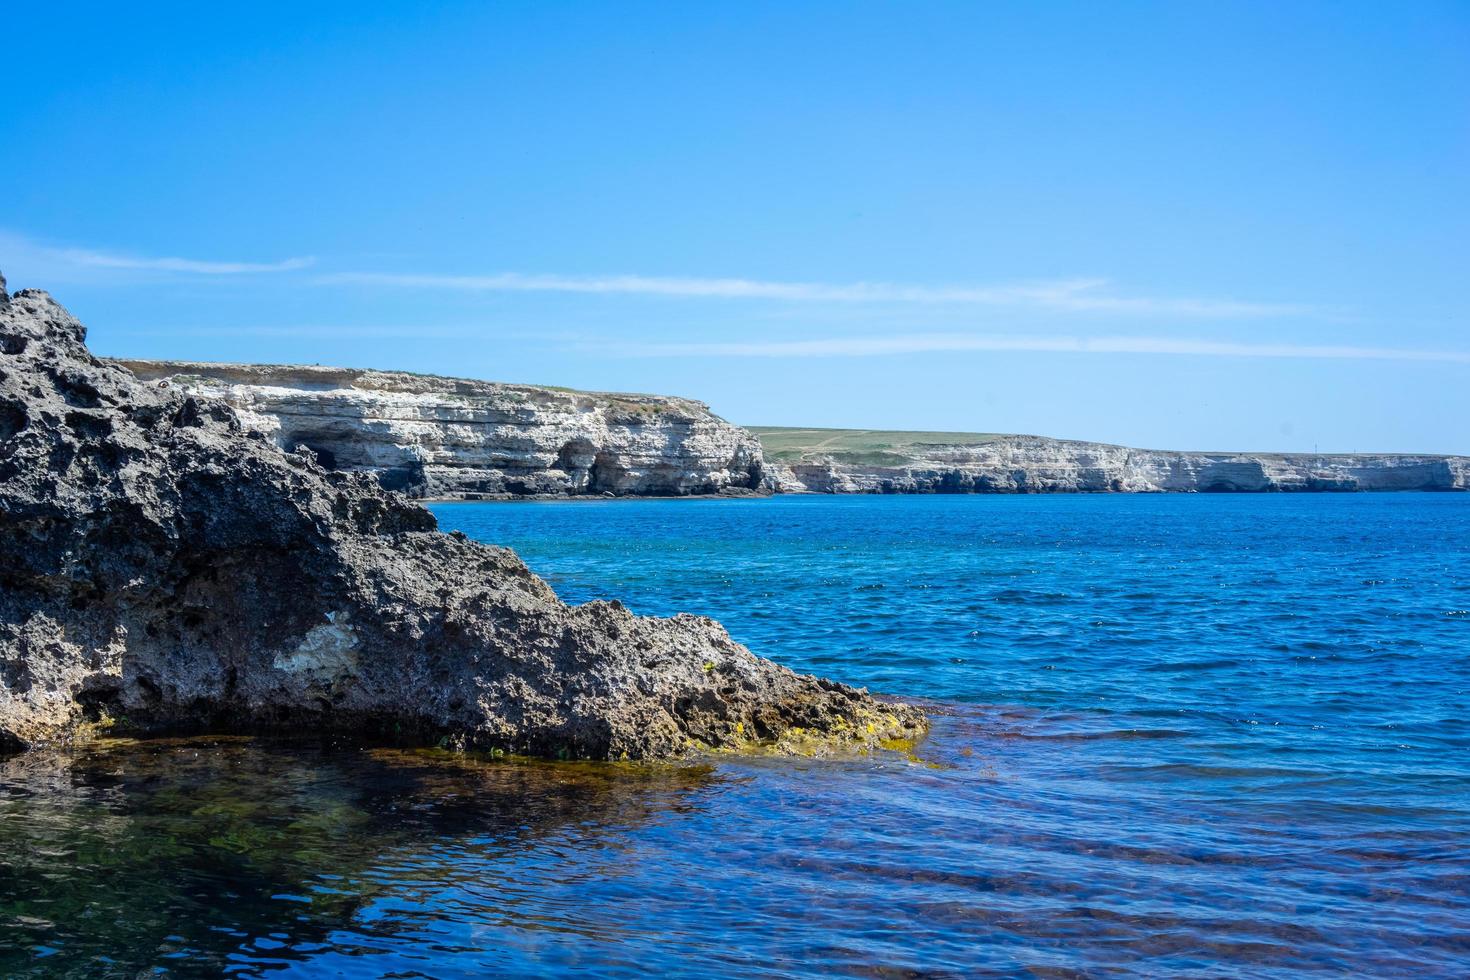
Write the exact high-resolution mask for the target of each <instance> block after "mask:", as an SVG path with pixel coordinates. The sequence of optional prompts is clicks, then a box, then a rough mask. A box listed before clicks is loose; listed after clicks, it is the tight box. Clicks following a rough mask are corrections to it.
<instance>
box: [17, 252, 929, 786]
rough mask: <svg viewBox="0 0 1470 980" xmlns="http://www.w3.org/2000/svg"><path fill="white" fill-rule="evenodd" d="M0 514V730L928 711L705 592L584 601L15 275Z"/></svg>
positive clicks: (657, 724)
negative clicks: (851, 680) (855, 677)
mask: <svg viewBox="0 0 1470 980" xmlns="http://www.w3.org/2000/svg"><path fill="white" fill-rule="evenodd" d="M0 518H3V519H0V750H4V749H15V748H23V747H27V746H29V745H33V744H36V743H39V742H46V741H51V740H57V739H64V738H68V737H71V736H73V735H75V734H77V733H78V732H84V731H86V730H88V729H89V728H95V727H102V728H108V727H111V728H112V729H114V730H122V731H129V732H157V731H167V730H175V729H179V728H203V727H208V728H214V729H224V730H253V729H258V728H268V729H282V730H287V731H290V732H293V733H298V734H311V733H319V732H333V731H349V732H367V733H373V734H375V735H384V734H386V735H401V736H402V737H405V738H413V739H416V740H431V739H437V740H441V741H442V742H443V743H444V744H450V745H456V746H463V747H474V748H483V749H492V750H495V749H498V750H501V751H514V752H524V753H534V754H538V755H555V756H560V757H564V758H565V757H592V758H623V757H628V758H647V757H656V756H668V755H673V754H678V753H684V752H687V751H690V750H692V749H697V748H699V747H743V746H748V745H750V744H751V742H752V741H753V740H759V741H763V742H771V743H776V744H777V745H778V747H779V746H780V745H781V744H785V745H788V746H790V745H791V744H792V743H790V742H789V741H787V742H785V743H782V742H781V740H782V739H786V738H787V737H788V736H790V737H792V738H796V739H799V740H801V741H802V743H803V744H806V741H807V740H808V739H810V738H812V736H814V735H815V736H816V744H818V745H821V744H824V743H831V742H834V741H840V742H843V743H848V744H853V743H855V744H858V745H871V744H875V743H876V741H877V740H878V739H881V738H887V737H899V736H903V735H905V734H913V733H916V732H918V731H920V730H921V729H922V725H923V721H922V717H921V716H920V715H919V713H918V712H917V711H915V710H913V709H910V708H906V707H903V706H895V705H880V704H879V703H877V702H876V701H875V700H874V699H872V698H871V697H869V696H868V695H867V693H866V692H863V691H857V690H854V689H852V688H848V687H844V686H843V685H840V684H834V683H832V682H830V681H824V680H819V679H817V678H813V677H807V676H802V675H798V674H795V673H793V672H791V671H790V670H787V669H786V668H784V667H781V666H779V665H777V664H774V663H771V662H770V661H767V660H762V659H760V658H758V657H756V656H755V655H753V654H752V653H751V652H750V651H749V650H747V649H745V648H744V647H742V646H740V645H739V644H738V643H735V642H734V641H733V640H731V639H730V637H729V636H728V635H727V634H726V633H725V631H724V630H723V629H722V628H721V627H720V626H719V624H717V623H715V622H714V621H712V620H709V619H704V618H700V617H696V616H689V615H681V616H676V617H674V618H672V619H653V618H647V617H640V616H635V615H633V614H632V613H631V612H629V611H628V610H627V609H625V608H624V607H623V606H622V605H621V604H619V603H616V602H589V603H587V604H585V605H581V606H576V607H569V606H567V605H564V604H563V603H562V602H561V601H559V600H558V599H557V597H556V595H555V594H554V593H553V592H552V590H551V588H550V587H549V586H548V585H547V584H546V583H545V582H543V581H542V580H541V579H539V578H537V577H536V576H535V575H533V574H532V573H531V572H530V570H529V569H527V568H526V566H525V565H524V564H523V563H522V562H521V561H520V559H519V558H517V557H516V556H515V555H514V554H513V553H512V552H510V551H508V550H506V549H503V548H497V547H493V546H490V545H487V544H479V543H476V542H473V541H470V540H468V539H466V538H465V537H464V536H463V535H454V534H441V533H439V532H438V531H437V529H436V525H435V521H434V517H433V515H432V514H430V513H429V512H428V511H426V510H424V509H423V508H421V507H418V506H416V505H414V504H412V503H410V502H409V501H408V500H406V499H405V498H404V497H403V496H402V495H400V494H396V493H391V492H388V491H385V490H384V489H383V488H382V487H381V486H380V485H379V483H378V481H377V479H375V478H374V477H373V476H371V475H368V474H365V473H349V472H342V471H329V470H326V469H324V468H323V467H322V466H320V465H319V463H318V461H317V456H316V454H314V453H312V452H310V451H305V452H299V453H298V452H285V451H282V450H281V449H280V448H278V447H277V446H276V445H274V444H273V443H272V441H271V440H270V439H269V438H266V437H265V436H264V435H263V434H262V433H260V432H258V431H252V429H251V427H250V426H249V425H246V424H245V423H244V421H242V419H241V417H240V416H239V415H238V414H237V413H236V411H235V410H234V409H233V408H232V407H231V406H230V405H229V404H228V402H227V401H226V400H225V399H224V398H199V397H197V396H195V395H191V394H189V393H188V392H187V391H185V390H182V389H181V387H180V386H178V385H173V384H168V385H160V384H159V383H158V381H156V380H150V381H144V380H142V379H140V378H138V377H137V376H136V375H134V374H133V373H132V372H130V371H128V370H127V369H126V368H124V367H122V366H121V365H118V364H116V363H108V362H104V361H101V360H99V359H97V358H96V357H94V356H93V355H92V354H91V352H90V351H89V350H88V349H87V346H86V330H85V328H84V327H83V326H82V325H81V324H80V323H79V322H77V320H76V319H75V318H73V317H72V316H71V314H69V313H68V312H67V311H66V310H65V309H63V308H62V307H61V306H60V305H58V304H57V303H56V302H55V300H53V299H52V298H51V297H50V296H49V295H47V294H46V293H43V292H39V291H36V290H23V291H21V292H19V293H17V294H15V296H13V297H11V296H9V295H7V294H6V292H5V289H4V280H3V279H0Z"/></svg>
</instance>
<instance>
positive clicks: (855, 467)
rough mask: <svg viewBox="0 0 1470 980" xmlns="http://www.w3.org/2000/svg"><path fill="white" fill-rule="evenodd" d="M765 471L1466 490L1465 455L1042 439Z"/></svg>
mask: <svg viewBox="0 0 1470 980" xmlns="http://www.w3.org/2000/svg"><path fill="white" fill-rule="evenodd" d="M864 455H867V456H879V455H881V456H884V457H887V458H884V459H882V460H880V461H872V460H869V459H863V458H862V457H863V456H864ZM854 457H857V458H854ZM766 468H767V472H768V473H769V474H770V476H771V479H772V481H773V482H774V483H775V485H776V487H777V489H779V490H781V491H783V492H801V491H807V492H813V493H1054V492H1062V493H1066V492H1078V491H1092V492H1107V491H1111V492H1124V493H1129V492H1132V493H1150V492H1153V493H1157V492H1163V491H1179V492H1199V493H1263V492H1280V491H1284V492H1291V491H1355V490H1467V489H1470V457H1464V456H1407V455H1388V454H1365V455H1307V454H1281V453H1190V452H1170V451H1162V450H1150V449H1129V448H1128V447H1126V446H1112V445H1107V444H1104V443H1096V442H1074V441H1070V440H1065V439H1047V438H1043V437H1041V436H1000V437H996V438H994V439H991V440H989V441H986V442H981V443H976V444H958V445H946V444H943V443H906V444H903V445H901V446H897V447H893V448H891V449H887V450H885V451H884V452H882V453H870V454H858V453H854V454H844V453H840V452H839V453H824V452H820V451H814V452H810V453H799V454H797V453H793V454H791V456H790V457H789V458H787V459H779V460H778V459H768V460H767V463H766Z"/></svg>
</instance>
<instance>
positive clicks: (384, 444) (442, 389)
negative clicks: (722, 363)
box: [118, 360, 769, 499]
mask: <svg viewBox="0 0 1470 980" xmlns="http://www.w3.org/2000/svg"><path fill="white" fill-rule="evenodd" d="M118 363H120V364H122V366H123V367H126V368H128V369H129V370H130V371H132V372H133V373H134V374H136V375H138V376H139V377H140V378H142V379H144V380H147V381H161V380H166V381H169V382H170V383H171V384H173V385H176V386H178V387H181V388H183V389H185V390H186V391H188V392H189V393H190V394H192V395H195V396H198V397H200V398H211V399H219V400H223V401H224V402H226V403H227V404H228V405H230V407H232V408H234V409H235V412H236V415H237V417H238V418H239V419H240V421H241V423H242V424H243V425H244V426H245V428H247V429H249V430H252V431H258V432H262V433H264V434H265V435H267V436H268V437H270V438H271V439H273V440H275V441H276V442H277V443H278V444H279V445H281V446H282V447H283V448H285V449H294V448H295V447H296V446H297V445H305V446H309V447H311V448H312V449H313V450H314V451H315V452H316V453H317V456H318V459H319V461H320V462H321V463H322V464H323V466H325V467H326V468H328V469H341V470H347V471H363V472H372V473H376V474H378V476H379V478H380V479H381V480H382V481H383V483H384V485H385V486H388V487H389V488H391V489H396V490H402V491H403V492H404V493H407V494H408V495H409V496H413V497H436V498H470V499H475V498H481V497H499V496H523V495H524V496H585V495H593V496H602V495H606V496H618V497H621V496H644V497H668V496H687V495H690V494H731V493H759V492H765V491H768V489H769V488H768V481H767V479H766V475H765V472H764V468H763V463H762V459H761V446H760V442H759V440H757V439H756V438H755V437H754V436H753V435H751V434H750V433H749V432H747V431H745V430H744V429H742V428H740V427H739V426H735V425H731V424H730V423H729V422H726V421H725V420H724V419H722V418H720V417H719V416H718V415H715V414H714V413H713V412H711V411H710V410H709V406H707V405H705V404H703V403H702V402H697V401H693V400H691V399H688V398H673V397H666V396H660V395H621V394H608V393H602V392H587V391H572V390H570V389H564V388H546V387H539V386H536V385H516V384H501V383H498V382H492V381H471V380H466V379H461V378H440V377H433V376H429V375H421V374H406V373H403V372H396V371H361V370H354V369H350V368H330V367H311V366H301V365H272V364H209V363H194V362H188V361H138V360H128V361H119V362H118Z"/></svg>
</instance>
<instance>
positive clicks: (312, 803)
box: [0, 737, 713, 977]
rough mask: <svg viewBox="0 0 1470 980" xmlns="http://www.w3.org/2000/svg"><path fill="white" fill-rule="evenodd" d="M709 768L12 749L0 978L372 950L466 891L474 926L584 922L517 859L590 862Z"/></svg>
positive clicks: (7, 773)
mask: <svg viewBox="0 0 1470 980" xmlns="http://www.w3.org/2000/svg"><path fill="white" fill-rule="evenodd" d="M712 778H713V777H712V773H711V771H710V770H709V768H708V767H701V766H666V767H637V766H624V765H603V766H593V765H576V764H564V765H556V766H551V765H547V764H542V763H535V762H522V761H519V760H517V761H503V760H500V761H496V762H494V763H489V762H482V761H476V760H473V759H467V758H464V757H462V756H456V755H453V754H450V753H446V752H438V751H432V750H428V751H412V750H395V749H354V748H352V747H348V746H330V745H321V744H303V743H299V742H282V741H270V740H259V739H246V738H220V737H208V738H194V739H164V740H157V741H143V742H134V741H125V740H120V741H115V742H103V743H101V744H99V745H96V746H93V747H89V748H87V749H85V750H81V751H76V752H70V753H67V752H34V753H30V754H27V755H21V756H15V757H12V758H10V759H7V760H4V761H3V762H0V855H3V856H0V975H4V976H19V975H26V974H27V973H31V974H34V975H36V976H55V975H60V974H64V973H70V974H73V975H76V976H99V975H116V976H128V977H131V976H135V975H137V973H138V971H139V970H140V969H143V968H145V967H158V968H163V969H171V970H173V971H183V972H184V973H186V974H187V975H195V974H197V973H198V972H200V971H201V970H214V971H222V970H225V969H226V968H228V969H230V970H231V971H233V972H237V973H245V974H248V973H252V972H255V971H256V970H257V969H258V968H263V967H264V966H266V965H270V966H272V967H279V966H281V965H289V964H301V963H303V962H306V961H309V960H311V959H312V958H313V957H317V956H320V955H321V954H323V953H329V954H330V955H332V956H348V957H352V956H358V955H361V956H368V957H371V955H372V954H374V953H377V952H381V951H383V950H384V949H385V944H386V947H387V948H391V947H392V946H393V945H394V944H395V943H396V942H398V941H399V937H402V936H406V935H413V934H415V933H417V932H419V931H420V930H422V931H423V932H424V933H427V934H432V933H433V932H434V931H435V919H436V918H437V917H439V916H444V915H452V914H454V909H455V907H456V906H457V905H459V904H460V903H462V902H464V901H467V900H470V897H471V896H478V901H476V903H475V913H474V918H475V919H476V921H477V922H479V923H480V924H481V925H482V926H484V927H494V926H495V925H496V924H501V925H505V926H507V927H513V928H515V929H517V930H526V931H529V932H535V931H537V930H542V929H545V930H551V931H553V932H557V933H563V934H572V933H575V932H576V931H577V930H578V928H579V927H578V926H577V924H576V923H574V922H568V921H557V920H556V918H555V917H554V916H552V915H548V914H547V910H546V909H544V908H542V907H540V906H539V905H538V906H535V907H531V908H526V907H524V906H525V898H526V895H525V889H524V887H523V884H522V883H521V882H519V881H516V880H513V879H511V880H503V879H504V876H505V874H506V873H507V872H509V871H510V870H511V869H512V868H514V867H516V866H517V865H520V864H522V863H523V862H524V860H525V858H526V856H527V855H529V854H537V855H540V856H541V858H542V859H545V858H546V857H547V856H548V855H550V854H553V853H557V852H559V851H560V849H564V848H573V849H576V850H577V851H578V852H580V854H581V861H582V862H583V867H584V869H585V870H586V872H587V873H595V869H596V868H597V867H598V866H599V865H600V864H603V863H606V862H610V861H616V860H617V857H616V853H615V852H616V851H617V849H618V848H619V847H620V846H622V844H621V843H620V840H619V837H618V835H619V834H620V833H625V832H626V831H627V829H628V828H632V827H636V826H638V825H640V824H646V823H647V822H649V821H656V820H659V819H663V818H665V817H667V816H668V815H670V814H678V813H680V812H681V811H684V810H686V809H687V808H688V807H689V806H690V805H691V804H690V794H691V793H692V792H693V791H695V790H697V789H698V788H700V787H701V786H705V785H708V784H709V782H710V781H711V779H712ZM452 893H457V894H458V895H459V896H460V897H457V898H455V899H454V900H453V901H450V902H446V901H445V900H444V897H445V896H447V895H449V894H452ZM423 938H424V937H423V936H422V935H421V936H419V937H418V938H417V939H416V940H415V944H416V945H417V944H418V943H420V942H422V941H423ZM464 948H466V949H467V948H468V947H464ZM456 949H457V947H456V946H455V944H454V943H451V944H450V945H449V946H446V947H443V949H442V950H440V951H442V952H446V953H452V952H455V951H456ZM435 950H436V946H435V945H434V944H433V943H432V942H428V943H425V944H424V946H423V951H424V954H426V955H432V954H433V953H434V952H435ZM364 970H365V971H366V975H372V974H373V972H375V971H376V967H370V968H369V967H364Z"/></svg>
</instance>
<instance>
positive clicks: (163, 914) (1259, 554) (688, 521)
mask: <svg viewBox="0 0 1470 980" xmlns="http://www.w3.org/2000/svg"><path fill="white" fill-rule="evenodd" d="M435 510H436V512H437V513H438V515H439V517H440V521H441V523H442V525H443V526H444V527H445V528H446V529H452V528H459V529H462V530H464V531H465V532H467V533H468V534H470V535H472V536H474V537H477V538H481V539H483V540H487V541H493V542H495V543H499V544H506V545H510V546H512V547H514V548H516V549H517V550H518V551H519V552H520V553H521V554H522V555H523V556H524V557H525V558H526V560H527V561H528V563H529V564H530V565H531V567H532V568H533V569H535V570H536V571H537V572H539V573H541V574H542V575H544V576H546V577H547V578H548V579H549V580H550V581H551V582H552V584H553V585H554V586H555V587H556V588H557V589H558V591H559V592H560V593H561V594H562V596H563V597H564V598H566V599H568V600H569V601H574V602H580V601H584V600H587V599H590V598H595V597H613V596H616V597H619V598H622V599H623V600H624V601H625V602H626V603H627V604H628V605H629V606H630V607H632V608H633V609H634V610H635V611H638V612H644V613H658V614H666V613H673V612H677V611H692V612H700V613H708V614H710V615H713V616H716V617H717V618H719V619H721V620H723V621H724V622H725V623H726V625H727V626H728V627H729V629H730V631H731V633H732V634H733V635H734V636H735V637H736V638H737V639H739V640H741V641H742V642H744V643H746V644H747V645H749V646H750V647H751V648H752V649H754V650H755V651H756V652H758V653H761V654H764V655H766V656H770V657H773V658H775V659H778V660H780V661H782V662H784V663H787V664H789V665H791V666H793V667H795V668H797V669H800V670H809V671H815V672H820V673H824V674H829V675H832V676H835V677H838V678H841V679H843V680H847V681H852V682H856V683H862V684H867V685H868V686H870V687H872V688H874V689H875V690H880V691H885V692H891V693H896V694H902V695H905V696H908V697H914V698H921V699H925V700H926V701H927V702H928V703H929V705H930V707H931V708H932V710H933V712H934V714H935V726H934V731H933V733H932V735H931V736H930V738H929V739H928V740H927V741H926V742H925V743H924V744H923V745H922V746H921V747H920V749H919V751H918V755H917V757H916V758H914V759H908V758H904V757H902V756H898V755H885V756H883V757H877V758H872V759H864V760H856V761H851V760H850V761H841V762H822V761H791V760H770V759H762V760H744V761H742V760H722V761H720V762H718V763H716V764H713V765H680V766H653V767H640V766H585V765H558V764H530V763H504V762H499V763H484V762H478V761H476V760H473V759H461V758H458V757H454V756H450V755H447V754H445V753H435V752H428V753H423V752H409V751H402V750H376V751H366V750H362V749H359V748H355V747H352V746H346V745H340V744H339V745H331V744H328V745H321V744H312V745H302V744H299V743H295V744H291V743H280V742H271V741H265V740H250V739H186V740H174V741H160V742H150V743H141V744H130V743H114V744H110V745H106V746H102V747H98V748H96V749H92V750H88V751H86V752H80V753H75V754H72V755H67V756H50V755H41V756H35V755H33V756H22V757H18V758H16V759H12V760H9V761H7V762H3V763H0V838H3V839H0V974H4V975H7V976H8V975H23V974H26V973H31V974H34V975H75V976H102V975H117V976H135V975H137V973H138V971H139V970H140V969H156V970H162V971H166V972H164V973H162V974H160V975H181V976H192V975H197V974H198V973H200V972H206V973H207V972H215V973H218V972H225V973H229V974H231V975H239V976H265V975H270V976H283V975H284V976H338V975H347V976H363V977H368V976H379V975H385V974H387V975H394V976H433V977H452V976H477V975H485V974H486V973H511V974H522V975H524V974H546V973H587V974H590V975H608V976H640V975H644V974H645V973H656V974H667V975H683V976H698V975H709V974H712V973H719V974H740V975H774V976H823V975H834V974H852V975H864V976H904V975H923V976H977V975H1003V976H1011V975H1036V976H1074V975H1089V976H1095V975H1127V974H1135V975H1138V974H1142V975H1161V974H1166V975H1193V976H1201V977H1206V976H1208V977H1219V976H1232V977H1233V976H1238V977H1255V976H1282V975H1293V974H1300V975H1311V974H1318V973H1337V974H1343V973H1352V974H1357V975H1373V976H1384V975H1413V976H1461V975H1464V973H1465V972H1466V970H1465V965H1466V963H1467V961H1470V761H1467V749H1470V711H1467V708H1470V497H1466V496H1451V495H1444V496H1436V495H1426V494H1400V495H1382V496H1378V495H1374V496H1368V495H1345V496H1318V495H1312V496H1044V497H798V498H793V497H782V498H775V499H770V500H752V501H640V502H622V501H619V502H607V503H598V502H577V503H559V504H452V505H440V506H437V507H435Z"/></svg>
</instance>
